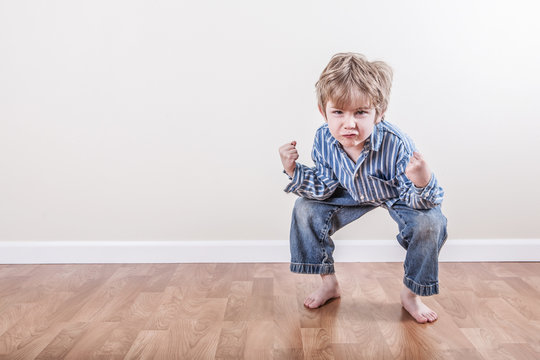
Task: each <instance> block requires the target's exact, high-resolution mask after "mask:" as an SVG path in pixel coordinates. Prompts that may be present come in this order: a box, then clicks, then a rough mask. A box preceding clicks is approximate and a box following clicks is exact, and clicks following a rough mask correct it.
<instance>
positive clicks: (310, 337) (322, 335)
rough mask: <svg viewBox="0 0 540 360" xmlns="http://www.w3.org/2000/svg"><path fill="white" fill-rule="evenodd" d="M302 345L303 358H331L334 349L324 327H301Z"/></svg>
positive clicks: (324, 359)
mask: <svg viewBox="0 0 540 360" xmlns="http://www.w3.org/2000/svg"><path fill="white" fill-rule="evenodd" d="M301 333H302V345H303V350H304V358H307V359H320V360H333V359H334V350H333V349H332V343H331V342H330V336H329V335H328V333H327V332H326V330H325V329H321V328H307V329H302V331H301Z"/></svg>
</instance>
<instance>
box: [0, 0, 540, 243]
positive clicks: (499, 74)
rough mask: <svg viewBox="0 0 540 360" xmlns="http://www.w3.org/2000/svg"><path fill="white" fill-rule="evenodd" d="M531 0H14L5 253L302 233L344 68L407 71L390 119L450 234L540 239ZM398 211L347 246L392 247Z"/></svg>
mask: <svg viewBox="0 0 540 360" xmlns="http://www.w3.org/2000/svg"><path fill="white" fill-rule="evenodd" d="M531 3H534V2H530V1H527V2H526V1H513V2H498V1H497V2H493V1H483V2H482V1H479V2H470V1H457V2H456V1H454V2H442V1H441V2H427V1H418V2H415V1H412V2H411V1H407V2H404V1H397V0H396V1H387V2H378V1H349V2H345V1H333V2H330V1H328V2H326V1H296V2H295V1H266V2H264V3H263V2H259V1H247V0H246V1H217V0H214V1H201V2H187V1H185V2H179V1H146V2H144V1H127V0H123V1H92V2H84V3H83V2H73V1H46V2H42V1H39V2H38V1H11V2H8V1H3V2H1V3H0V9H1V10H0V240H143V239H144V240H152V239H155V240H187V239H250V240H259V239H287V238H288V232H289V221H290V220H289V219H290V212H291V209H292V206H293V203H294V200H295V196H294V195H286V194H285V193H283V191H282V189H283V188H284V187H285V185H286V183H287V177H286V176H285V175H284V174H282V173H281V170H282V169H281V163H280V161H279V156H278V151H277V149H278V147H279V146H280V145H281V144H282V143H284V142H287V141H290V140H292V139H295V140H297V142H298V148H299V151H300V160H301V161H303V162H304V163H306V164H311V159H310V150H311V144H312V140H313V135H314V131H315V129H316V128H317V127H318V126H319V125H320V124H321V122H322V119H321V117H320V114H319V113H318V112H317V109H316V101H315V96H314V83H315V81H316V80H317V78H318V76H319V74H320V72H321V70H322V69H323V67H324V66H325V65H326V63H327V62H328V60H329V59H330V57H331V55H333V54H334V53H336V52H340V51H356V52H363V53H365V54H366V55H367V56H368V57H369V58H370V59H383V60H386V61H387V62H388V63H389V64H390V65H391V66H392V67H393V68H394V71H395V77H394V87H393V92H392V97H391V101H390V108H389V113H388V116H387V120H389V121H391V122H394V123H396V124H398V126H400V127H401V128H402V129H404V130H405V131H406V132H408V133H409V134H410V135H411V136H412V137H413V139H414V140H415V142H416V144H417V146H418V147H419V149H420V151H421V152H423V153H424V155H425V157H426V159H427V160H428V161H429V164H430V165H431V167H432V169H433V170H434V171H435V172H436V174H437V176H438V178H439V180H440V182H441V184H442V185H443V187H444V188H445V190H446V198H445V201H444V204H443V210H444V212H445V213H446V215H447V217H448V219H449V234H450V237H451V238H456V239H457V238H540V231H539V230H538V219H539V210H538V205H539V204H540V190H539V189H538V187H537V182H538V179H539V175H540V170H539V165H538V164H539V161H538V159H537V157H538V154H540V145H539V141H538V134H539V133H540V131H539V130H540V125H539V124H540V111H539V110H538V109H539V108H538V105H537V104H538V101H537V97H538V95H539V94H540V85H539V84H540V75H539V70H538V64H540V52H539V50H538V47H537V46H536V45H535V44H536V43H537V36H538V34H539V33H540V25H539V23H538V22H537V19H536V14H538V10H539V9H538V6H537V5H531ZM396 231H397V227H396V225H395V224H394V223H393V222H392V220H391V219H390V217H389V216H388V215H387V214H386V213H385V211H384V210H382V209H379V210H376V211H375V212H373V213H370V214H368V215H366V217H365V218H364V219H362V220H359V221H358V222H356V223H355V224H353V225H350V226H349V227H348V228H345V229H343V230H342V231H341V232H339V233H338V234H336V238H337V239H345V238H347V239H384V238H386V239H390V238H393V237H394V236H395V234H396Z"/></svg>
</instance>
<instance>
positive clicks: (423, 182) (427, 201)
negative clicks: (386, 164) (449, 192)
mask: <svg viewBox="0 0 540 360" xmlns="http://www.w3.org/2000/svg"><path fill="white" fill-rule="evenodd" d="M396 170H397V179H398V182H399V185H398V186H399V190H400V196H399V198H400V199H401V200H402V201H405V202H406V203H407V204H408V205H409V206H410V207H412V208H414V209H429V208H433V207H435V206H437V205H440V204H441V203H442V201H443V197H444V190H443V188H442V187H440V186H439V183H438V181H437V178H436V177H435V174H434V173H432V172H431V170H429V168H428V167H427V164H426V163H425V161H424V160H423V158H422V156H421V155H420V154H419V153H417V152H415V153H413V154H408V153H406V152H405V151H403V153H402V154H401V156H400V158H399V160H398V163H397V166H396Z"/></svg>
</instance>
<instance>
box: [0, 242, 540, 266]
mask: <svg viewBox="0 0 540 360" xmlns="http://www.w3.org/2000/svg"><path fill="white" fill-rule="evenodd" d="M335 244H336V249H335V251H334V260H335V261H336V262H401V261H403V260H404V258H405V250H404V249H403V248H402V247H400V246H399V244H398V243H397V241H396V240H336V241H335ZM289 254H290V252H289V243H288V241H284V240H236V241H226V240H223V241H216V240H212V241H208V240H201V241H0V264H68V263H204V262H222V263H224V262H289V260H290V257H289V256H290V255H289ZM439 261H440V262H445V261H447V262H467V261H540V239H493V240H489V239H483V240H451V239H450V240H448V241H447V242H446V244H445V245H444V247H443V249H442V250H441V253H440V254H439Z"/></svg>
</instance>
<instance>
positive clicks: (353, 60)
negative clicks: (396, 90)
mask: <svg viewBox="0 0 540 360" xmlns="http://www.w3.org/2000/svg"><path fill="white" fill-rule="evenodd" d="M391 87H392V69H391V68H390V66H388V64H386V63H385V62H383V61H372V62H369V61H368V60H367V59H366V57H365V56H364V55H362V54H357V53H352V52H349V53H338V54H335V55H334V56H332V59H330V62H329V63H328V65H327V66H326V68H325V69H324V70H323V72H322V73H321V76H320V78H319V81H317V83H316V84H315V88H316V91H317V100H318V103H319V106H320V107H321V108H322V110H323V112H324V113H325V117H326V104H327V103H328V100H332V102H334V103H335V104H336V106H337V107H338V108H343V107H344V105H347V104H352V103H354V100H355V99H356V98H357V97H358V96H359V95H365V96H367V98H368V99H369V102H370V106H373V107H374V108H375V110H376V112H377V115H381V114H384V112H385V111H386V109H387V107H388V100H389V98H390V88H391Z"/></svg>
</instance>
